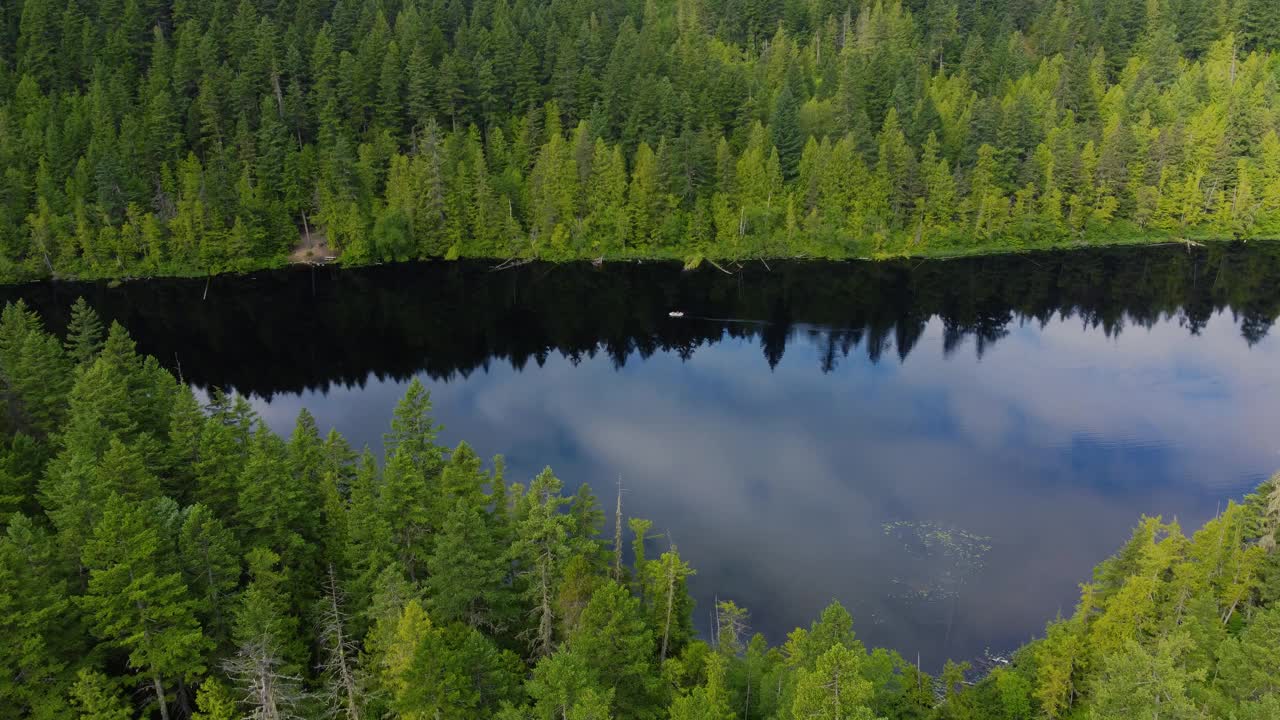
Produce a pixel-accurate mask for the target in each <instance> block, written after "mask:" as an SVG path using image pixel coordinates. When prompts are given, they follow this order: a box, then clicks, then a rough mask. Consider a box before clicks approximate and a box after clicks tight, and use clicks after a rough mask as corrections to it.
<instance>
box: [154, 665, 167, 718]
mask: <svg viewBox="0 0 1280 720" xmlns="http://www.w3.org/2000/svg"><path fill="white" fill-rule="evenodd" d="M151 687H152V688H153V689H154V690H155V691H156V703H158V704H159V705H160V720H169V706H168V705H167V704H166V703H165V701H164V683H162V682H160V676H159V675H153V676H152V677H151Z"/></svg>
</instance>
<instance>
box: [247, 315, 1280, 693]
mask: <svg viewBox="0 0 1280 720" xmlns="http://www.w3.org/2000/svg"><path fill="white" fill-rule="evenodd" d="M823 353H824V348H823V343H822V342H821V341H820V339H810V337H809V335H808V334H807V333H797V334H796V335H795V336H794V337H793V339H792V342H791V343H790V344H789V346H788V347H787V350H786V353H785V355H784V356H783V358H782V361H781V363H780V364H779V365H778V366H777V368H776V369H774V370H773V371H772V372H771V371H770V370H769V367H768V365H767V364H766V363H765V361H764V358H763V356H762V354H761V350H760V348H759V346H758V345H756V344H753V343H751V342H748V341H739V340H728V341H725V342H722V343H720V344H717V345H714V346H709V347H703V348H700V349H699V350H698V351H697V352H695V353H694V355H693V357H692V358H691V359H690V360H688V361H682V360H680V358H679V357H677V356H675V355H670V354H658V355H654V356H653V357H651V358H649V359H648V360H645V361H641V360H640V359H639V358H638V357H633V358H632V359H631V360H630V361H629V362H628V363H627V364H626V366H625V367H624V368H622V369H621V370H615V369H614V367H613V365H612V363H611V362H610V360H609V359H608V358H607V357H600V356H597V357H595V358H588V359H583V360H582V361H581V362H580V363H578V364H576V365H575V364H573V363H571V362H570V361H568V360H566V359H564V358H561V357H559V356H553V357H551V358H550V359H549V360H548V361H547V362H546V364H545V365H543V366H541V367H539V366H537V365H530V366H528V367H526V368H525V369H524V370H523V371H522V372H517V371H514V370H512V369H511V368H510V367H508V366H505V365H495V366H493V367H491V368H490V370H489V371H488V372H482V373H474V374H472V375H471V376H470V377H467V378H459V379H455V380H453V381H450V382H447V383H446V382H438V383H432V384H431V391H432V397H433V400H434V403H435V408H436V417H437V419H438V420H439V421H440V422H442V423H443V424H444V425H445V431H444V434H443V439H444V440H445V441H446V442H448V443H451V444H452V443H454V442H456V441H458V440H460V439H466V440H467V441H468V442H470V443H472V445H473V446H475V447H476V449H477V450H478V451H479V452H481V453H482V454H486V455H492V454H494V453H498V452H502V453H504V454H505V455H506V457H507V460H508V467H509V472H508V479H509V480H520V481H527V479H528V478H529V477H531V476H532V475H533V474H534V473H536V472H537V471H538V470H539V469H540V468H541V467H542V466H543V465H548V464H549V465H551V466H552V467H553V468H554V469H555V470H556V473H557V474H558V475H559V476H560V477H561V478H563V479H564V480H565V481H566V484H567V485H568V486H569V487H570V488H571V489H572V488H573V487H575V486H576V485H577V484H578V483H580V482H584V481H585V482H590V483H591V484H592V485H593V487H595V488H596V490H597V494H598V495H599V496H600V497H601V500H602V503H603V504H604V505H605V506H606V507H608V508H612V506H613V498H614V491H613V485H614V483H615V481H616V479H617V478H618V477H619V476H621V477H622V478H623V481H624V483H625V485H626V487H627V494H626V496H625V498H624V509H625V511H626V512H627V514H629V515H640V516H644V517H649V518H651V519H653V520H654V527H655V531H656V532H661V533H670V536H671V537H672V538H673V539H674V540H675V541H676V542H677V543H678V545H679V547H680V550H681V553H682V554H683V555H684V556H685V558H686V559H687V560H688V561H689V562H690V563H691V564H692V565H693V566H694V567H695V568H696V569H697V571H698V574H697V576H696V577H695V578H693V579H692V581H691V587H692V590H693V592H694V593H695V595H696V596H697V599H698V608H699V609H698V611H697V612H698V616H697V617H696V618H695V620H697V621H699V623H700V624H702V625H705V622H706V615H707V612H708V611H709V608H710V607H711V604H712V600H713V598H714V597H716V596H718V597H720V598H731V599H733V600H735V601H737V602H738V603H739V604H740V605H744V606H746V607H748V608H750V610H751V612H752V618H753V624H754V626H755V627H756V628H757V629H759V630H761V631H763V632H765V633H766V635H767V636H768V637H769V639H770V640H771V641H774V642H777V641H780V640H782V639H783V638H784V633H785V632H786V631H787V630H789V629H790V628H791V627H794V626H797V625H802V624H805V625H807V624H808V623H809V621H810V620H811V619H812V618H814V617H815V616H816V615H817V613H818V612H819V611H820V610H821V608H822V607H823V606H824V605H826V604H827V603H828V602H829V601H831V600H832V599H839V600H840V601H842V602H844V603H845V604H846V606H848V607H850V609H851V611H852V612H853V614H854V619H855V623H856V624H857V627H858V629H859V631H860V633H861V635H862V636H863V637H864V639H866V640H868V642H870V643H873V644H880V645H886V646H889V647H892V648H895V649H897V650H899V651H901V652H902V653H903V654H904V655H907V656H909V657H913V656H914V655H915V654H916V653H917V652H920V653H922V654H923V658H924V662H925V664H926V665H929V666H932V667H935V668H936V667H937V666H940V665H941V662H942V660H943V659H944V658H945V657H969V656H972V655H975V654H977V653H980V652H981V651H982V649H983V648H984V647H990V648H992V649H994V650H1004V649H1007V648H1009V647H1010V646H1013V645H1016V644H1018V643H1020V642H1022V641H1024V640H1026V639H1027V638H1028V637H1030V636H1031V635H1032V634H1034V633H1036V632H1037V631H1038V630H1039V629H1040V628H1041V627H1043V624H1044V622H1045V621H1046V620H1048V619H1050V618H1052V617H1053V615H1054V614H1055V613H1057V612H1058V611H1059V610H1061V611H1062V612H1063V613H1068V612H1070V610H1071V608H1072V606H1073V605H1074V602H1075V595H1076V585H1077V583H1079V582H1081V581H1083V580H1085V579H1087V577H1088V573H1089V569H1090V567H1091V566H1092V565H1094V564H1095V563H1096V562H1098V561H1099V560H1102V559H1103V558H1104V557H1106V556H1107V555H1108V554H1109V553H1111V552H1112V551H1113V550H1115V549H1116V548H1117V547H1118V546H1119V544H1120V543H1121V542H1122V541H1123V540H1124V538H1125V537H1127V535H1128V531H1129V529H1130V528H1131V527H1132V526H1133V525H1134V524H1135V523H1136V521H1137V520H1138V517H1139V516H1140V515H1141V514H1142V513H1144V512H1145V513H1151V514H1155V513H1161V514H1164V515H1165V516H1166V517H1172V516H1177V517H1178V518H1179V519H1181V520H1182V522H1183V524H1184V526H1186V528H1187V529H1188V530H1190V529H1191V528H1192V527H1193V526H1195V525H1198V524H1199V523H1201V522H1203V521H1204V520H1205V519H1206V518H1207V517H1208V516H1210V515H1212V513H1213V512H1214V509H1215V507H1216V504H1217V503H1218V501H1219V499H1220V498H1224V497H1227V496H1238V495H1240V494H1241V493H1243V492H1244V491H1245V490H1247V489H1249V488H1250V487H1252V486H1253V485H1255V484H1256V483H1257V482H1260V481H1261V480H1262V479H1264V478H1265V477H1266V476H1267V475H1268V474H1269V473H1270V472H1271V471H1272V470H1273V469H1275V468H1277V467H1280V439H1278V437H1277V435H1276V433H1275V429H1276V428H1278V427H1280V375H1277V374H1276V372H1275V371H1274V370H1273V368H1276V367H1280V350H1278V346H1277V341H1276V340H1275V338H1274V333H1272V334H1271V336H1270V337H1268V338H1267V339H1265V340H1263V341H1262V342H1261V343H1259V344H1258V345H1255V346H1254V347H1253V348H1249V347H1248V346H1247V345H1246V344H1245V343H1244V342H1243V340H1242V339H1241V338H1240V336H1239V330H1238V328H1237V327H1236V326H1235V324H1234V323H1233V322H1232V321H1231V318H1230V316H1228V315H1219V316H1217V317H1215V318H1214V319H1213V320H1212V321H1211V322H1210V323H1209V324H1208V326H1207V327H1206V328H1205V329H1204V331H1203V332H1202V333H1201V334H1200V335H1199V336H1191V335H1189V334H1188V332H1187V331H1186V330H1185V329H1183V328H1180V327H1178V325H1177V323H1176V322H1175V321H1170V322H1162V323H1159V324H1157V325H1156V326H1155V327H1154V328H1152V329H1150V330H1146V329H1143V328H1136V327H1130V328H1128V329H1127V330H1126V331H1125V332H1124V333H1123V334H1121V335H1120V336H1119V337H1118V338H1108V337H1106V336H1105V335H1104V334H1103V333H1102V332H1101V331H1099V330H1090V329H1087V328H1082V327H1081V323H1080V322H1079V320H1078V319H1067V320H1054V321H1051V322H1050V323H1048V324H1047V325H1046V326H1045V327H1044V328H1043V329H1042V328H1040V327H1039V325H1038V323H1028V324H1024V325H1023V326H1021V327H1016V326H1015V327H1013V328H1012V329H1011V332H1010V333H1009V335H1008V336H1007V337H1006V338H1005V339H1003V340H1001V342H999V343H997V344H995V345H994V346H989V347H988V348H987V349H986V351H985V353H984V354H983V356H982V358H981V360H979V359H978V358H977V357H976V353H975V352H974V348H973V345H972V341H969V344H968V345H965V346H962V347H960V348H958V349H957V350H956V351H955V352H953V353H951V354H950V355H949V356H944V354H943V352H942V324H941V322H940V321H938V320H933V321H931V322H930V323H929V326H928V328H927V330H926V332H925V334H924V336H923V338H922V339H921V341H920V342H919V344H918V345H917V346H916V349H915V350H914V351H913V352H912V354H911V355H910V356H908V358H907V360H906V361H905V362H904V363H899V362H898V361H897V358H896V355H893V354H889V353H886V355H885V359H884V360H883V361H882V362H881V363H880V364H879V365H872V364H871V363H870V362H869V361H868V360H867V359H866V355H865V354H864V353H860V352H856V351H855V352H853V353H851V354H850V355H849V356H848V357H846V358H842V359H841V360H840V362H839V363H838V364H837V366H836V369H835V370H834V371H833V372H831V373H830V374H825V375H824V374H822V373H820V372H819V370H818V369H819V367H820V364H821V361H822V356H823ZM424 381H425V378H424ZM402 392H403V384H397V383H391V382H381V381H378V380H376V379H374V378H370V380H369V382H368V383H367V384H366V386H365V387H364V388H350V389H341V388H339V389H334V390H331V391H330V392H328V393H327V394H321V393H307V394H304V395H302V396H301V397H299V396H297V395H292V396H280V397H277V398H275V399H274V400H273V401H272V402H271V403H270V404H267V403H263V402H258V403H257V404H258V408H259V410H260V412H261V413H262V414H263V416H264V417H265V418H266V419H267V420H268V421H269V422H270V423H271V424H272V426H273V427H275V428H276V429H277V430H279V431H282V432H287V431H288V429H289V427H290V426H291V424H292V421H293V416H294V415H295V414H296V412H297V410H298V408H299V407H301V406H303V405H305V406H306V407H308V408H310V409H311V410H312V412H313V413H314V414H315V415H316V417H317V420H318V421H319V423H320V424H321V426H322V427H328V426H330V425H332V426H336V427H338V428H339V429H340V430H341V431H342V432H343V433H344V434H345V435H346V436H347V437H348V439H349V440H351V442H352V443H353V444H355V445H360V444H365V443H367V444H370V445H371V446H374V447H375V448H376V447H377V445H378V444H379V443H380V440H379V438H380V436H381V433H382V432H383V429H384V428H385V427H386V426H387V424H388V423H389V419H390V414H391V409H392V407H393V406H394V404H395V402H396V400H397V399H398V397H399V396H400V394H401V393H402ZM891 521H916V522H931V523H935V524H938V525H941V526H944V527H954V528H959V529H963V530H965V531H967V532H969V533H973V534H976V535H980V536H988V537H990V538H991V541H990V544H991V545H992V546H993V547H992V550H991V552H990V553H989V555H988V556H987V557H986V558H985V563H984V566H983V568H982V569H981V570H979V571H977V572H976V574H974V575H973V576H972V577H969V578H967V579H966V580H965V582H964V584H963V585H961V586H959V587H958V596H957V597H956V598H955V599H954V600H953V599H950V598H945V597H944V598H942V599H934V600H931V601H925V600H903V599H895V598H896V597H899V596H901V595H902V593H903V590H904V589H920V588H927V587H929V586H931V585H933V586H936V585H937V584H938V578H940V577H941V573H942V571H943V570H944V566H945V561H944V560H942V559H940V558H934V559H932V560H929V559H926V560H925V561H924V562H923V563H922V562H921V561H920V560H919V559H918V558H917V559H914V560H913V559H912V558H910V557H908V555H907V553H906V552H904V550H903V548H902V547H900V546H896V545H895V544H894V541H892V540H890V539H889V538H888V537H886V536H885V534H884V533H882V531H881V526H882V524H883V523H886V522H891ZM663 546H665V541H659V542H658V544H657V547H663ZM893 579H897V580H898V581H899V582H897V583H894V582H891V581H892V580H893ZM952 582H953V583H954V581H952ZM947 587H951V588H953V589H954V588H955V587H956V586H955V585H954V584H951V585H948V586H947Z"/></svg>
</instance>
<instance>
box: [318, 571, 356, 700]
mask: <svg viewBox="0 0 1280 720" xmlns="http://www.w3.org/2000/svg"><path fill="white" fill-rule="evenodd" d="M324 585H325V587H324V600H323V601H322V610H321V612H320V643H321V645H322V646H323V649H324V658H323V661H322V662H321V663H320V665H319V670H320V673H321V675H322V676H323V677H324V681H325V684H324V695H325V702H326V704H327V705H328V707H329V716H330V717H335V718H345V719H346V720H360V718H361V717H362V713H361V705H362V702H361V700H362V698H361V696H360V693H359V689H358V687H357V685H356V659H357V658H358V657H359V653H360V650H359V648H358V647H357V646H356V643H355V640H353V639H352V638H351V636H350V635H348V634H347V631H346V624H347V614H346V612H345V611H344V610H343V604H344V603H345V601H346V596H345V595H344V594H343V592H342V589H341V588H339V587H338V578H337V576H336V574H335V573H334V571H333V565H330V566H329V572H328V574H327V576H326V578H325V584H324Z"/></svg>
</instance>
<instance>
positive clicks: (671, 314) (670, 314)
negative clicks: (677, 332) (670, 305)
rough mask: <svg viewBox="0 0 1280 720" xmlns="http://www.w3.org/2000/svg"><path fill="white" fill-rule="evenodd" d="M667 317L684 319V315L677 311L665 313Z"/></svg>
mask: <svg viewBox="0 0 1280 720" xmlns="http://www.w3.org/2000/svg"><path fill="white" fill-rule="evenodd" d="M667 317H673V318H682V317H684V313H682V312H680V311H679V310H672V311H671V312H669V313H667Z"/></svg>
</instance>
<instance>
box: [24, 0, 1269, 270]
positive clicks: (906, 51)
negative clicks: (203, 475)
mask: <svg viewBox="0 0 1280 720" xmlns="http://www.w3.org/2000/svg"><path fill="white" fill-rule="evenodd" d="M1278 52H1280V4H1278V3H1276V2H1274V0H1105V1H1104V0H981V1H974V2H961V1H960V0H874V1H873V0H843V1H840V0H809V1H807V2H806V1H802V0H704V1H701V2H700V1H699V0H676V2H670V3H656V2H647V3H641V2H636V1H627V0H605V1H603V2H582V1H578V0H557V1H556V2H540V1H539V0H516V1H515V2H509V1H508V0H483V1H476V2H461V1H459V0H337V1H336V2H333V1H331V0H324V1H321V0H239V2H232V1H231V0H210V1H208V2H193V1H192V0H174V1H173V2H164V1H162V0H19V1H18V2H16V3H6V4H4V5H3V6H2V7H0V248H2V249H0V279H3V280H9V281H13V280H21V279H29V278H34V277H41V276H50V275H52V276H59V277H69V276H76V277H125V276H140V275H155V274H192V275H202V274H208V273H215V272H222V271H229V270H244V269H250V268H257V267H265V266H270V265H275V264H279V263H282V262H285V260H286V258H289V257H291V256H292V257H293V258H294V259H295V260H300V259H308V258H311V259H317V258H319V257H322V256H329V255H337V256H340V257H341V258H342V260H343V261H344V262H350V263H364V262H377V261H386V260H401V259H408V258H420V257H458V256H475V257H485V258H499V259H513V258H533V257H536V258H543V259H566V258H593V259H594V258H605V259H618V258H649V257H669V258H676V259H682V260H686V261H689V262H697V261H699V260H700V259H702V258H708V259H713V260H718V259H741V258H751V257H766V258H773V257H784V256H785V257H841V258H842V257H853V256H883V255H892V254H903V253H910V254H956V253H968V252H979V251H990V250H1004V249H1020V248H1026V247H1043V246H1056V245H1076V244H1081V243H1090V242H1127V241H1139V240H1151V239H1167V238H1171V237H1176V238H1185V237H1245V238H1259V237H1269V236H1275V235H1276V234H1278V233H1280V135H1278V134H1277V130H1278V128H1280V119H1278V118H1277V111H1276V108H1277V107H1280V84H1278V83H1277V77H1278V68H1280V54H1277V53H1278Z"/></svg>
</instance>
